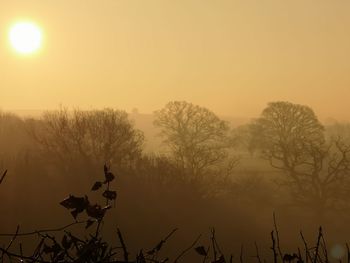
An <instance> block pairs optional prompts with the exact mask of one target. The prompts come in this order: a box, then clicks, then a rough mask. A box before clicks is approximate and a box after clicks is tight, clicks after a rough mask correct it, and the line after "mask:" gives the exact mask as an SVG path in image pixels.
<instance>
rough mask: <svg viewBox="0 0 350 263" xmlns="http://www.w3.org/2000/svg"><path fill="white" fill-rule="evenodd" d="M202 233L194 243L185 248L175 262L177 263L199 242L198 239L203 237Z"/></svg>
mask: <svg viewBox="0 0 350 263" xmlns="http://www.w3.org/2000/svg"><path fill="white" fill-rule="evenodd" d="M201 236H202V235H199V236H198V237H197V238H196V239H195V240H194V241H193V243H192V244H191V245H190V246H189V247H188V248H186V249H185V250H183V251H182V252H181V253H180V254H179V255H178V256H177V258H176V259H175V260H174V263H176V262H177V261H178V260H179V259H180V258H181V257H183V256H184V255H185V254H186V253H187V252H188V251H190V250H191V249H192V248H193V247H194V246H195V245H196V244H197V242H198V240H199V239H200V238H201Z"/></svg>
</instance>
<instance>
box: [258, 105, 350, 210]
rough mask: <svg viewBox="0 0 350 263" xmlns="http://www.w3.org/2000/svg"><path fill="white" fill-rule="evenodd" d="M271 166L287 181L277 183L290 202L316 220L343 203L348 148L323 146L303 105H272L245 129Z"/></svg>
mask: <svg viewBox="0 0 350 263" xmlns="http://www.w3.org/2000/svg"><path fill="white" fill-rule="evenodd" d="M251 131H252V134H253V135H252V137H255V138H256V137H259V140H256V142H258V146H259V148H261V150H262V154H263V157H264V158H265V159H267V160H268V161H269V162H270V164H271V166H272V167H274V168H277V169H280V170H282V171H283V172H284V173H285V174H286V175H287V177H286V178H285V180H284V181H283V183H284V184H285V185H286V186H288V187H289V188H290V190H291V193H292V196H293V199H294V201H295V202H296V203H297V204H301V205H304V206H308V207H313V208H315V209H316V211H317V212H318V213H317V214H318V215H321V214H323V212H324V211H326V210H328V209H334V208H339V207H340V206H341V205H343V204H344V201H346V200H347V199H349V197H350V196H349V195H347V194H346V192H347V191H348V190H350V156H349V154H350V146H349V145H346V144H344V143H343V142H342V141H341V140H340V139H339V140H335V141H334V140H333V141H331V142H326V140H325V135H324V127H323V126H322V124H321V123H320V122H319V120H318V119H317V116H316V115H315V113H314V112H313V110H312V109H311V108H309V107H308V106H303V105H298V104H292V103H289V102H272V103H269V104H268V106H267V108H265V109H264V111H263V112H262V115H261V117H260V118H259V119H257V120H256V121H255V122H254V123H253V124H252V126H251Z"/></svg>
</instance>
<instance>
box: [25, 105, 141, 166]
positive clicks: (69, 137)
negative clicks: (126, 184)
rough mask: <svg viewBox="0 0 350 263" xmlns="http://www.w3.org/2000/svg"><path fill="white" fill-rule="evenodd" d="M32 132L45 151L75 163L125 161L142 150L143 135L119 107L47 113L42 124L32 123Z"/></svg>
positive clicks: (133, 157)
mask: <svg viewBox="0 0 350 263" xmlns="http://www.w3.org/2000/svg"><path fill="white" fill-rule="evenodd" d="M31 133H32V135H33V136H34V137H35V138H36V140H37V141H38V142H39V143H40V145H41V146H42V148H43V150H44V152H46V153H49V154H53V155H54V156H56V157H57V158H58V159H60V160H62V161H63V162H64V163H67V161H68V162H76V159H77V157H78V159H81V160H83V161H84V162H85V163H86V164H89V163H101V162H111V163H113V164H122V163H125V162H129V161H130V160H133V159H135V158H137V157H138V156H140V154H141V152H142V144H143V134H142V133H141V132H140V131H139V130H136V129H135V128H134V127H133V125H132V123H131V122H130V121H129V119H128V115H127V113H126V112H124V111H119V110H113V109H104V110H91V111H82V110H75V111H73V112H72V113H69V112H68V111H67V110H66V109H60V110H58V111H51V112H46V113H45V114H44V115H43V118H42V120H41V122H40V123H39V124H35V125H32V129H31Z"/></svg>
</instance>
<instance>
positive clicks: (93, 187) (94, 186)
mask: <svg viewBox="0 0 350 263" xmlns="http://www.w3.org/2000/svg"><path fill="white" fill-rule="evenodd" d="M101 186H102V183H101V182H99V181H97V182H96V183H94V185H93V186H92V188H91V191H97V190H98V189H100V188H101Z"/></svg>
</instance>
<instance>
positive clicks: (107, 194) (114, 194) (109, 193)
mask: <svg viewBox="0 0 350 263" xmlns="http://www.w3.org/2000/svg"><path fill="white" fill-rule="evenodd" d="M102 196H103V197H105V198H107V199H108V200H115V199H116V198H117V192H116V191H110V190H106V191H104V192H103V194H102Z"/></svg>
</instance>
